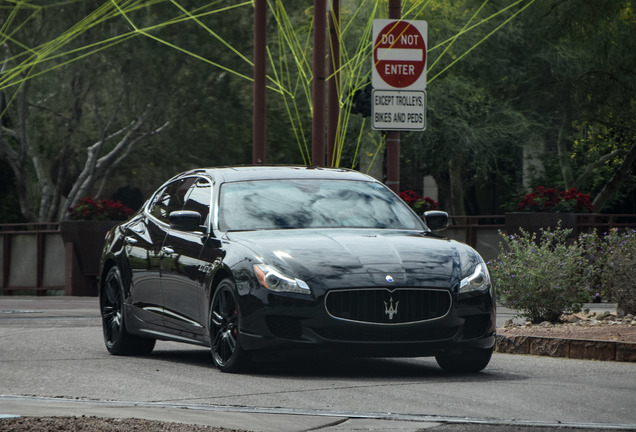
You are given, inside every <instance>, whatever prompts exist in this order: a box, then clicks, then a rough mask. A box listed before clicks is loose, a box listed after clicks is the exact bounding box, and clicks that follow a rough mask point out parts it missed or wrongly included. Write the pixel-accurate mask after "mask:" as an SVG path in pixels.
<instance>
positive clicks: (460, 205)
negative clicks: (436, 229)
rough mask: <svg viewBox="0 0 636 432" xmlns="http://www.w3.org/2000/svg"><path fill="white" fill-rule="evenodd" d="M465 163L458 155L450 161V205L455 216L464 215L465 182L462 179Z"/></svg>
mask: <svg viewBox="0 0 636 432" xmlns="http://www.w3.org/2000/svg"><path fill="white" fill-rule="evenodd" d="M462 169H463V165H462V163H461V162H460V161H459V158H458V157H457V156H456V155H453V156H451V158H450V160H449V161H448V174H449V177H450V199H451V202H450V207H451V212H452V215H453V216H464V215H465V214H466V207H465V206H464V182H463V180H462Z"/></svg>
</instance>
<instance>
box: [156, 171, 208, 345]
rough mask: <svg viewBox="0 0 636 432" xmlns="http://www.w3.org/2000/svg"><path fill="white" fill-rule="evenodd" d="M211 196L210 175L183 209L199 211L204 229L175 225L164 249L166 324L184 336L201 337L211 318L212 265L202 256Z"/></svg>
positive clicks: (192, 189)
mask: <svg viewBox="0 0 636 432" xmlns="http://www.w3.org/2000/svg"><path fill="white" fill-rule="evenodd" d="M211 198H212V184H211V183H210V182H209V181H208V180H207V179H206V178H203V177H199V178H197V179H196V181H194V182H193V183H192V184H191V186H190V188H189V190H188V192H187V193H186V196H185V203H184V206H183V210H190V211H196V212H198V213H199V214H200V215H201V225H202V227H204V228H202V229H201V230H198V231H182V230H179V229H173V228H171V229H170V230H169V231H168V234H167V236H166V239H165V241H164V244H163V248H162V250H163V253H164V258H163V261H162V272H161V286H162V289H163V296H164V307H165V324H166V326H167V327H170V328H171V329H172V330H174V331H176V332H178V333H179V335H180V336H181V337H183V338H192V339H200V337H201V336H202V335H203V334H204V329H205V324H206V320H207V316H206V315H207V308H206V304H205V301H204V298H205V293H204V286H205V279H206V275H207V273H208V271H209V265H208V263H207V262H206V261H204V260H201V256H200V255H201V249H202V248H203V244H204V243H205V241H206V239H207V233H208V232H209V226H210V223H209V216H210V203H211Z"/></svg>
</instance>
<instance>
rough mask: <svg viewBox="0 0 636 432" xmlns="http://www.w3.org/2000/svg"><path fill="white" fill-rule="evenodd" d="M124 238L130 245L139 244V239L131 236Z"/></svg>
mask: <svg viewBox="0 0 636 432" xmlns="http://www.w3.org/2000/svg"><path fill="white" fill-rule="evenodd" d="M124 240H125V241H126V244H129V245H134V244H137V239H136V238H134V237H131V236H126V237H124Z"/></svg>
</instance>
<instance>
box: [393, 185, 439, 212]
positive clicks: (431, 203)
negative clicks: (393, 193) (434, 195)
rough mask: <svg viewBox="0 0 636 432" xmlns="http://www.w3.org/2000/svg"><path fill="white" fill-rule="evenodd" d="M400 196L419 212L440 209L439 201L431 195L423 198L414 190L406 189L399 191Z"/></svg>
mask: <svg viewBox="0 0 636 432" xmlns="http://www.w3.org/2000/svg"><path fill="white" fill-rule="evenodd" d="M399 195H400V198H402V199H403V200H404V202H405V203H406V204H408V206H409V207H411V208H412V209H413V210H415V212H417V213H423V212H426V211H429V210H439V203H438V202H437V201H435V200H433V199H431V198H429V197H424V198H422V197H421V196H419V195H418V194H416V193H415V192H414V191H413V190H411V189H409V190H405V191H404V192H400V193H399Z"/></svg>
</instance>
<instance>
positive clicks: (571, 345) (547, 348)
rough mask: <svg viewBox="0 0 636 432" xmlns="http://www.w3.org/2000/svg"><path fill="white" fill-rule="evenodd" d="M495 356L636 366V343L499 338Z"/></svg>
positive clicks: (497, 338)
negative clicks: (598, 361)
mask: <svg viewBox="0 0 636 432" xmlns="http://www.w3.org/2000/svg"><path fill="white" fill-rule="evenodd" d="M495 352H498V353H503V354H530V355H539V356H548V357H565V358H571V359H582V360H601V361H618V362H636V343H631V342H620V341H601V340H584V339H561V338H549V337H539V336H504V335H497V336H496V345H495Z"/></svg>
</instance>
